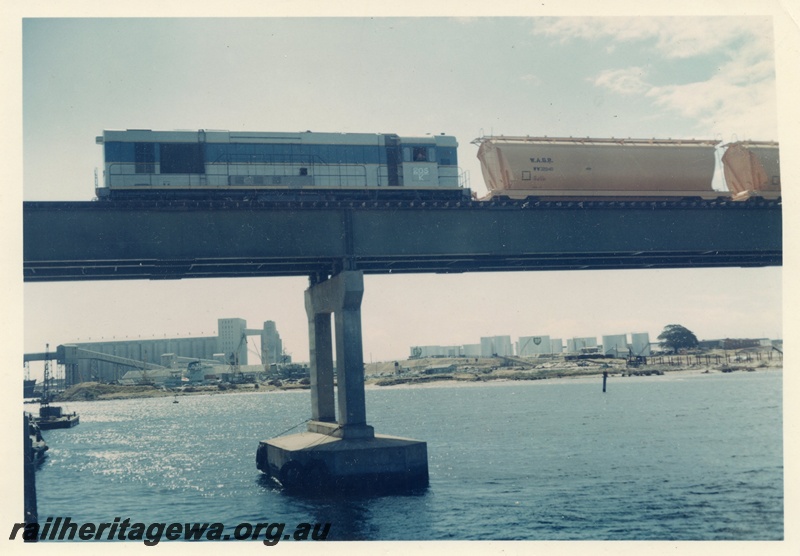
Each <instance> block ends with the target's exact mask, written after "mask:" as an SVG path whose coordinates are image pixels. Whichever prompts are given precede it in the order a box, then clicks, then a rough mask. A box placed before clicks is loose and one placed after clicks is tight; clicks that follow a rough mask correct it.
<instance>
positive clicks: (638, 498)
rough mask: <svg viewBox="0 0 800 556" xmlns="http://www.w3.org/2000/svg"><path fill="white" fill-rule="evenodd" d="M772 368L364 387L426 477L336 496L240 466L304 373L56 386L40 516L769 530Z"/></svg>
mask: <svg viewBox="0 0 800 556" xmlns="http://www.w3.org/2000/svg"><path fill="white" fill-rule="evenodd" d="M782 376H783V373H782V371H780V370H759V371H757V372H737V373H730V374H720V373H715V374H689V373H672V374H667V375H665V376H657V377H629V378H619V377H612V378H610V379H609V381H608V391H607V392H606V393H605V394H604V393H602V379H601V378H599V377H596V378H587V379H574V380H545V381H535V382H506V383H487V384H469V385H440V386H427V387H405V388H404V387H392V388H383V389H379V388H373V389H368V390H367V417H368V421H369V423H370V424H372V425H373V426H374V427H375V430H376V431H377V432H379V433H383V434H391V435H397V436H403V437H408V438H415V439H419V440H424V441H426V442H427V443H428V462H429V469H430V486H429V488H428V489H427V490H426V491H425V492H423V493H418V494H415V495H404V496H384V497H375V498H370V497H360V498H354V499H349V500H348V499H342V498H333V499H308V498H299V497H295V496H290V495H287V494H284V493H282V492H281V491H280V489H278V488H277V487H276V486H275V485H274V484H272V483H271V482H270V481H268V480H265V478H264V477H263V475H262V474H261V473H260V472H259V471H258V470H257V469H256V465H255V454H256V448H257V446H258V443H259V441H260V440H264V439H268V438H272V437H275V436H278V435H281V434H282V433H284V432H285V431H287V430H288V429H291V428H292V427H294V426H295V425H298V424H300V423H303V422H304V421H305V420H306V419H308V418H309V417H310V402H309V397H310V395H309V393H308V392H307V391H302V392H261V393H258V392H256V393H242V394H220V395H203V396H185V397H180V398H178V399H179V403H177V404H176V403H173V398H169V397H168V398H150V399H135V400H122V401H103V402H80V403H75V402H73V403H68V404H62V405H63V406H64V407H65V409H67V410H69V411H70V412H71V411H77V412H78V413H79V415H80V419H81V423H80V425H79V426H77V427H75V428H73V429H69V430H57V431H45V432H44V435H45V439H46V441H47V443H48V444H49V446H50V452H49V457H48V458H47V460H46V462H45V463H44V465H43V466H42V467H41V468H40V469H39V471H38V472H37V474H36V487H37V491H38V509H39V518H40V522H44V520H45V519H46V518H47V517H57V516H61V517H65V516H69V517H70V518H71V519H72V521H73V522H79V523H80V522H94V523H101V522H111V521H112V520H113V519H114V518H115V517H120V518H121V519H125V518H129V519H130V520H131V522H132V523H133V522H137V521H138V522H142V523H155V522H165V523H171V522H181V523H184V522H219V523H223V524H224V525H225V528H226V531H227V532H229V533H230V532H232V531H233V530H234V528H235V527H236V525H238V524H240V523H251V524H256V523H266V522H270V523H276V522H283V523H286V524H287V528H288V529H293V528H294V525H295V524H299V523H312V524H313V523H330V524H331V528H330V531H329V534H328V537H327V538H328V540H333V539H340V540H475V539H481V540H492V539H494V540H634V539H635V540H779V539H783V537H784V518H783V505H784V498H783V482H784V479H783V449H782V444H783V439H782V405H781V398H782ZM303 429H304V426H300V427H299V428H296V429H293V430H292V431H291V432H299V431H301V430H303ZM286 542H289V541H286Z"/></svg>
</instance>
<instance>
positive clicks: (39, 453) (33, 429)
mask: <svg viewBox="0 0 800 556" xmlns="http://www.w3.org/2000/svg"><path fill="white" fill-rule="evenodd" d="M25 421H26V422H27V424H28V438H29V440H30V447H31V448H30V449H31V461H32V462H33V463H34V464H38V463H40V462H42V461H43V460H44V458H46V457H47V450H49V449H50V448H49V447H48V446H47V443H46V442H45V441H44V438H42V430H41V429H40V428H39V425H37V424H36V421H35V420H34V418H33V415H31V414H30V413H25Z"/></svg>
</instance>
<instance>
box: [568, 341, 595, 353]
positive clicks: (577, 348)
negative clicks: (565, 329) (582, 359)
mask: <svg viewBox="0 0 800 556" xmlns="http://www.w3.org/2000/svg"><path fill="white" fill-rule="evenodd" d="M592 348H597V338H570V339H569V340H567V353H581V352H582V351H584V350H588V349H592Z"/></svg>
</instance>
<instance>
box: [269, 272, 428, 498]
mask: <svg viewBox="0 0 800 556" xmlns="http://www.w3.org/2000/svg"><path fill="white" fill-rule="evenodd" d="M363 294H364V276H363V273H362V272H361V271H342V272H340V273H339V274H337V275H335V276H333V277H331V278H329V279H327V280H324V281H322V282H319V283H316V284H312V285H311V286H310V287H309V288H308V289H307V290H306V293H305V302H306V313H307V315H308V331H309V347H310V350H309V351H310V358H311V361H310V363H311V420H310V421H309V422H308V430H307V431H306V432H303V433H299V434H294V435H289V436H282V437H278V438H273V439H271V440H265V441H262V442H261V443H260V444H259V447H258V451H257V454H256V464H257V466H258V468H259V469H260V470H261V471H263V472H264V473H266V474H268V475H269V476H270V477H272V478H274V479H275V480H277V481H278V482H280V483H281V485H282V486H283V487H284V488H286V489H287V490H300V491H311V492H319V491H328V490H335V491H340V492H356V491H359V492H365V491H366V492H373V493H381V492H387V491H403V490H414V489H417V488H424V487H426V486H427V485H428V452H427V445H426V444H425V442H421V441H418V440H411V439H407V438H398V437H393V436H386V435H380V434H375V432H374V429H373V428H372V427H371V426H369V425H368V424H367V418H366V403H365V395H364V355H363V348H362V341H361V300H362V297H363ZM331 315H333V320H334V322H335V331H334V332H335V338H336V379H337V380H336V383H337V384H336V388H334V368H333V342H332V334H331V332H332V330H331ZM337 401H338V408H337V407H336V405H337V403H336V402H337ZM337 409H338V413H337V411H336V410H337Z"/></svg>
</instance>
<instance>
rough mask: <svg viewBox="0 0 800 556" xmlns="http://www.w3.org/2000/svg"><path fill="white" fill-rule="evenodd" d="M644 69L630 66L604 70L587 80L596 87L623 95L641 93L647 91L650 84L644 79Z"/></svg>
mask: <svg viewBox="0 0 800 556" xmlns="http://www.w3.org/2000/svg"><path fill="white" fill-rule="evenodd" d="M646 73H647V72H646V71H645V70H644V68H641V67H632V68H626V69H618V70H605V71H602V72H600V74H599V75H598V76H597V77H594V78H591V79H590V80H589V81H591V82H592V83H594V85H595V86H597V87H603V88H606V89H609V90H611V91H613V92H615V93H620V94H624V95H632V94H641V93H646V92H647V91H649V90H650V89H651V88H652V86H651V85H649V84H648V83H646V82H645V81H644V77H645V76H646Z"/></svg>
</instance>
